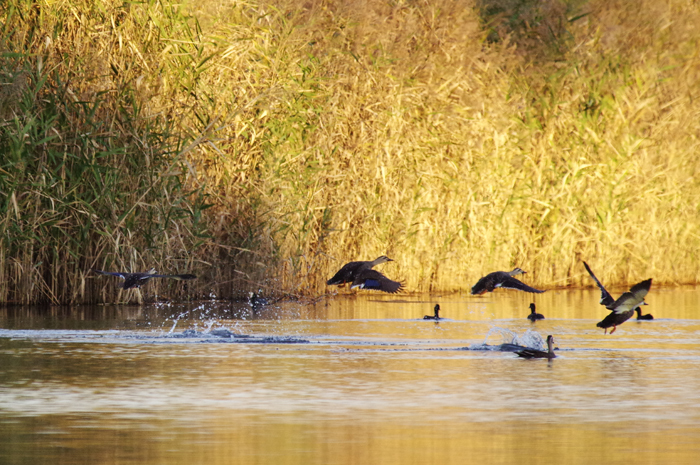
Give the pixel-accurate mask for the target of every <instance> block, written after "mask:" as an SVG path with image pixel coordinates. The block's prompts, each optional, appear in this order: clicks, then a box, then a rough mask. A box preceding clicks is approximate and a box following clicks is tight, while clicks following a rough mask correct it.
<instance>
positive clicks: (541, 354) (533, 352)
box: [516, 335, 557, 360]
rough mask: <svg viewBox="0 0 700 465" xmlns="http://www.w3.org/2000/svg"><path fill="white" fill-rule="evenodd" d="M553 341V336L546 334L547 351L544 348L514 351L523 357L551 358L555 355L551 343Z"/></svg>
mask: <svg viewBox="0 0 700 465" xmlns="http://www.w3.org/2000/svg"><path fill="white" fill-rule="evenodd" d="M553 343H554V338H553V337H552V336H551V335H550V336H547V348H548V350H547V352H545V351H544V350H537V349H524V350H519V351H517V352H516V354H518V355H519V356H520V357H523V358H548V359H550V360H551V359H553V358H556V357H557V356H556V355H555V354H554V349H553V348H552V344H553Z"/></svg>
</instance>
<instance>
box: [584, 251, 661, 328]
mask: <svg viewBox="0 0 700 465" xmlns="http://www.w3.org/2000/svg"><path fill="white" fill-rule="evenodd" d="M583 266H584V267H585V268H586V271H588V274H589V275H591V278H593V281H595V283H596V284H597V285H598V288H599V289H600V305H604V306H605V308H607V309H608V310H610V311H611V313H610V315H608V316H606V317H605V318H604V319H603V320H602V321H600V322H599V323H598V324H596V326H597V327H599V328H603V329H605V334H607V333H608V328H610V327H611V326H612V331H610V334H612V333H614V332H615V330H616V329H617V326H618V325H621V324H622V323H624V322H625V321H627V320H629V319H630V318H631V317H632V315H634V312H635V311H637V310H639V306H640V305H647V303H646V302H645V301H644V297H645V296H646V295H647V293H648V292H649V289H650V288H651V279H647V280H646V281H642V282H640V283H637V284H635V285H634V286H632V287H631V288H630V290H629V291H628V292H625V293H624V294H622V295H621V296H620V297H619V298H618V299H617V300H615V299H614V298H613V296H612V295H610V293H609V292H608V291H607V289H605V286H603V284H602V283H601V282H600V281H598V278H596V276H595V274H593V270H591V267H590V266H588V263H586V262H583ZM639 314H640V315H641V310H639Z"/></svg>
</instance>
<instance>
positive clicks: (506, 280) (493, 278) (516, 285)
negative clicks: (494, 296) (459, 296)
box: [472, 268, 545, 295]
mask: <svg viewBox="0 0 700 465" xmlns="http://www.w3.org/2000/svg"><path fill="white" fill-rule="evenodd" d="M524 273H525V271H523V270H521V269H520V268H515V269H514V270H513V271H494V272H493V273H489V274H487V275H486V276H484V277H483V278H481V279H480V280H479V281H477V283H476V284H474V286H473V287H472V295H477V294H484V293H485V292H493V290H494V289H496V288H498V287H503V288H505V289H517V290H519V291H525V292H532V293H536V294H541V293H543V292H545V291H540V290H539V289H535V288H534V287H530V286H528V285H527V284H524V283H522V282H520V281H518V280H517V279H515V278H514V277H513V276H517V275H519V274H524Z"/></svg>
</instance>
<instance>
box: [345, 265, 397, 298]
mask: <svg viewBox="0 0 700 465" xmlns="http://www.w3.org/2000/svg"><path fill="white" fill-rule="evenodd" d="M355 288H360V289H367V290H370V291H383V292H388V293H389V294H396V293H397V292H399V291H401V290H402V289H403V283H401V282H399V281H393V280H391V279H389V278H387V277H386V276H384V275H383V274H381V273H380V272H379V271H376V270H370V269H364V270H362V271H360V272H359V273H357V275H356V276H355V279H353V281H352V284H351V285H350V289H355Z"/></svg>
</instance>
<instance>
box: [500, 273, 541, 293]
mask: <svg viewBox="0 0 700 465" xmlns="http://www.w3.org/2000/svg"><path fill="white" fill-rule="evenodd" d="M496 287H503V288H506V289H517V290H519V291H525V292H532V293H533V294H542V293H543V292H545V291H541V290H539V289H535V288H534V287H530V286H528V285H527V284H525V283H523V282H521V281H518V280H517V279H515V278H514V277H512V276H508V277H507V278H505V279H503V281H502V282H500V283H499V284H496Z"/></svg>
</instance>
